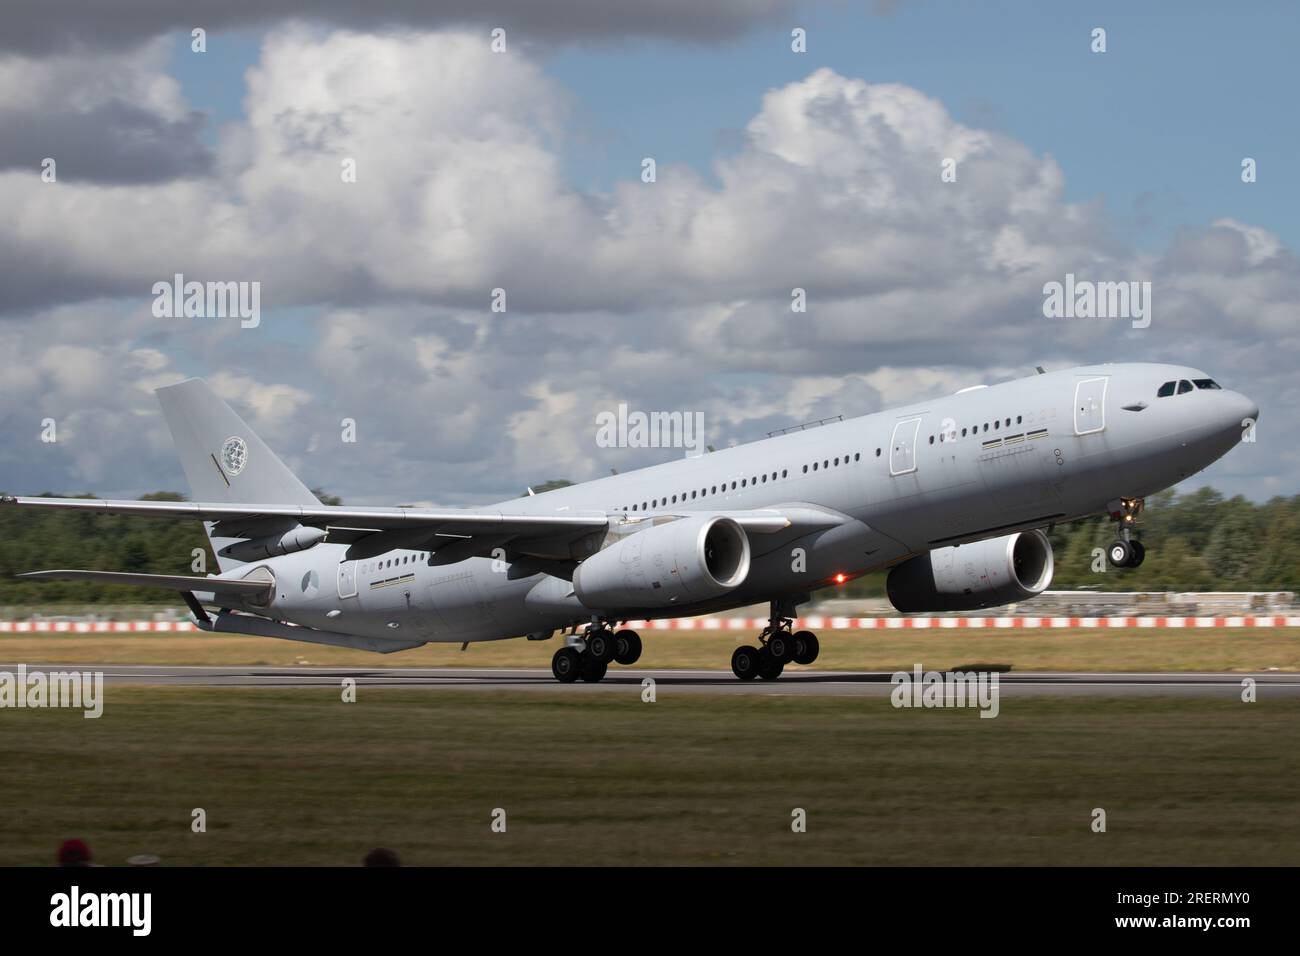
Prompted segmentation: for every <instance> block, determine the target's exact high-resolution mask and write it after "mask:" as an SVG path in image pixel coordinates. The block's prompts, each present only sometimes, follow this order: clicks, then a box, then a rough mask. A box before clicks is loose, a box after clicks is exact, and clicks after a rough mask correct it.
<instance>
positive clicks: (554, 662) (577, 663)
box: [551, 647, 582, 684]
mask: <svg viewBox="0 0 1300 956" xmlns="http://www.w3.org/2000/svg"><path fill="white" fill-rule="evenodd" d="M581 670H582V656H581V655H580V654H579V653H578V652H577V651H576V650H574V649H573V648H572V647H561V648H560V649H559V650H558V651H556V652H555V656H554V657H552V658H551V673H552V674H554V675H555V679H556V680H558V681H559V682H560V683H561V684H572V683H573V682H574V681H575V680H577V679H578V674H579V673H580V672H581Z"/></svg>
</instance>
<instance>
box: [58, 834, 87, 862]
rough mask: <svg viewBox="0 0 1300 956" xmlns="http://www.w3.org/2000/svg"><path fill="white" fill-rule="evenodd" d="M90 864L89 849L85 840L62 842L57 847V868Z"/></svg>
mask: <svg viewBox="0 0 1300 956" xmlns="http://www.w3.org/2000/svg"><path fill="white" fill-rule="evenodd" d="M89 862H90V847H88V846H86V841H85V840H76V839H72V840H64V841H63V845H62V846H61V847H59V866H77V865H79V864H85V863H89Z"/></svg>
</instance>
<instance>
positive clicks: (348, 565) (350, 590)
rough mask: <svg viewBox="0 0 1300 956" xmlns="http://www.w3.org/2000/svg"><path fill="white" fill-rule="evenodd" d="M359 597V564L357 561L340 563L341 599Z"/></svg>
mask: <svg viewBox="0 0 1300 956" xmlns="http://www.w3.org/2000/svg"><path fill="white" fill-rule="evenodd" d="M356 596H357V563H356V562H355V561H340V562H339V597H341V598H351V597H356Z"/></svg>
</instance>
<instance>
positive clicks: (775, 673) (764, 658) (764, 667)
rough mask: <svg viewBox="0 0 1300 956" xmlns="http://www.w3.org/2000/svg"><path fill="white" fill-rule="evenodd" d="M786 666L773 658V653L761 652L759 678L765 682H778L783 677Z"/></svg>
mask: <svg viewBox="0 0 1300 956" xmlns="http://www.w3.org/2000/svg"><path fill="white" fill-rule="evenodd" d="M783 670H785V665H784V664H783V663H781V662H780V661H778V660H777V659H776V658H775V657H773V656H772V654H771V652H761V653H760V654H759V657H758V676H759V677H761V678H763V680H776V679H777V678H778V677H780V676H781V671H783Z"/></svg>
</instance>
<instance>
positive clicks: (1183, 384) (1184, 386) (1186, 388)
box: [1178, 379, 1192, 395]
mask: <svg viewBox="0 0 1300 956" xmlns="http://www.w3.org/2000/svg"><path fill="white" fill-rule="evenodd" d="M1191 390H1192V383H1191V382H1189V381H1187V379H1183V380H1182V381H1180V382H1179V383H1178V394H1179V395H1182V394H1183V393H1184V392H1190V391H1191Z"/></svg>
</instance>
